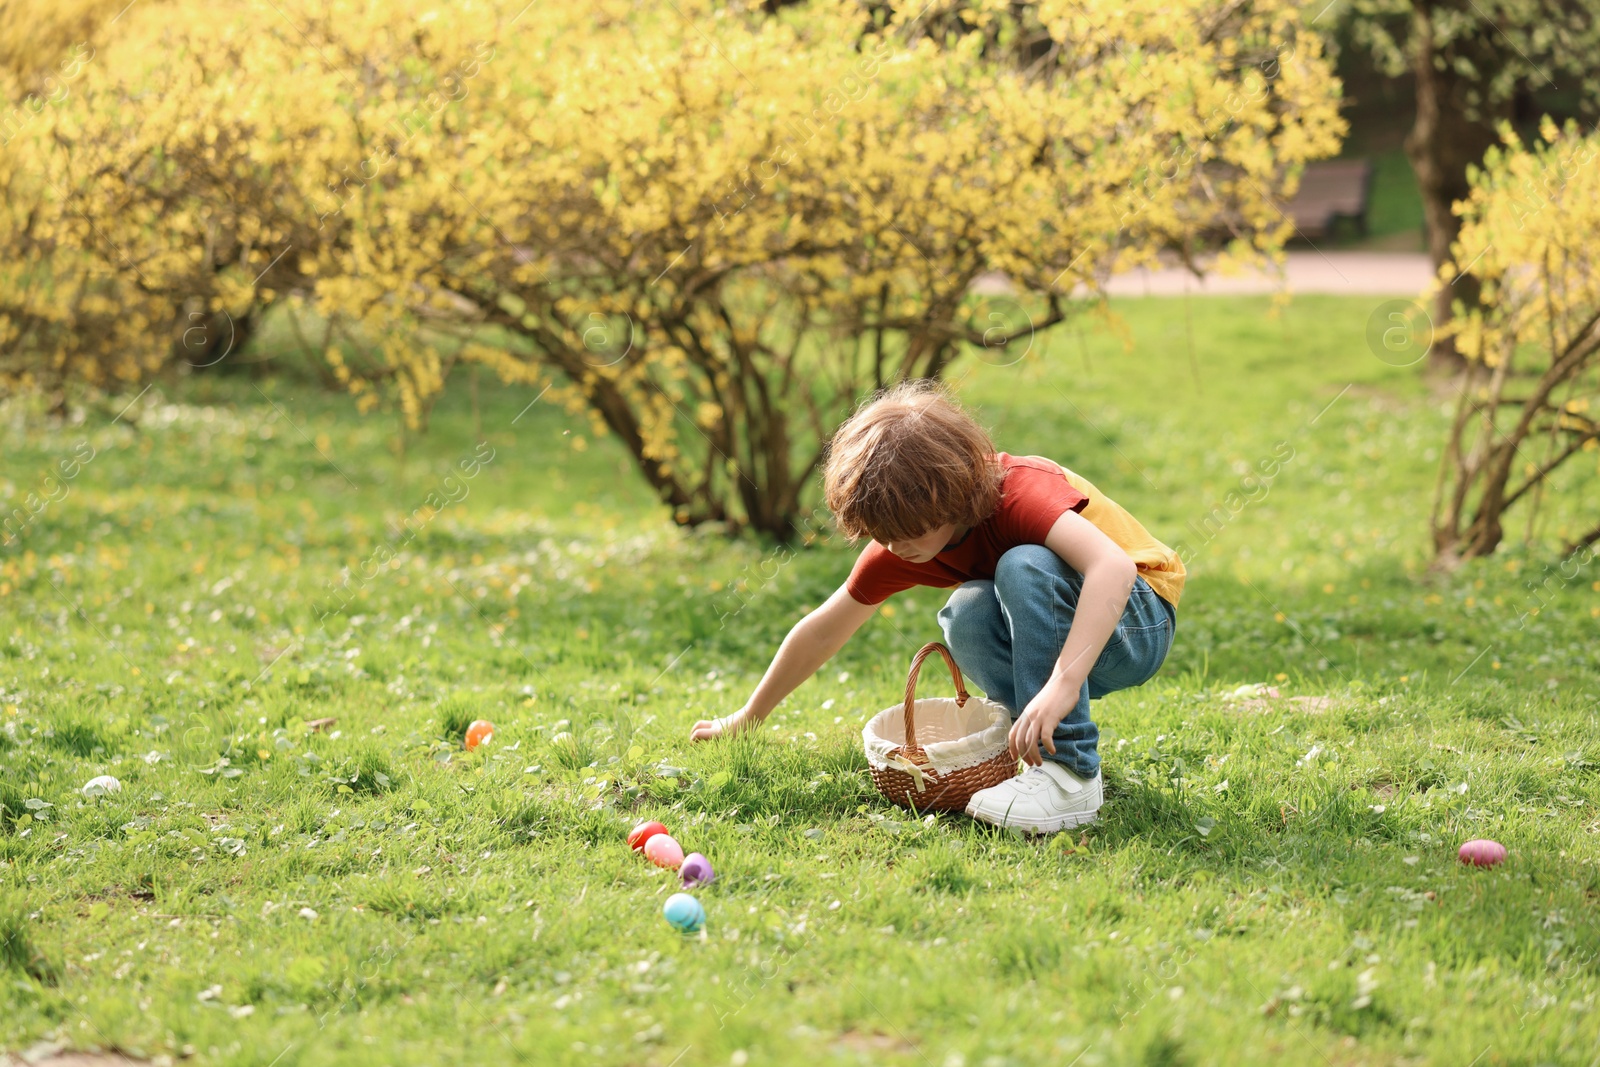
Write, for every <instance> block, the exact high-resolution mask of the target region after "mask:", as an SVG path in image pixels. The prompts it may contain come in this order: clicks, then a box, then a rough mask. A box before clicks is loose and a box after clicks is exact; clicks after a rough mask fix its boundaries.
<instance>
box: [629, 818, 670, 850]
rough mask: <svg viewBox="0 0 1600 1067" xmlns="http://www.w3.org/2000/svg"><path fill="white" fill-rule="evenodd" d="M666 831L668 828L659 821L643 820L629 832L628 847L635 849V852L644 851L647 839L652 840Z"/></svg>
mask: <svg viewBox="0 0 1600 1067" xmlns="http://www.w3.org/2000/svg"><path fill="white" fill-rule="evenodd" d="M666 832H667V828H666V827H665V826H662V825H661V824H660V823H658V822H642V823H640V824H639V825H638V826H635V827H634V828H633V830H632V831H631V832H630V833H629V834H628V847H629V848H631V849H633V850H634V851H635V852H639V851H642V850H643V849H644V843H645V842H646V841H648V840H650V839H651V838H652V837H654V836H656V835H657V834H664V833H666Z"/></svg>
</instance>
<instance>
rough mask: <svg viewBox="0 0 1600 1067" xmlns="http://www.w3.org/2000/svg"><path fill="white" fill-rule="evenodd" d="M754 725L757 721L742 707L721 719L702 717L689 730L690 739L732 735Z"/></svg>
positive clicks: (701, 739)
mask: <svg viewBox="0 0 1600 1067" xmlns="http://www.w3.org/2000/svg"><path fill="white" fill-rule="evenodd" d="M754 725H755V722H754V721H753V720H752V719H751V718H750V714H749V713H748V712H747V711H745V709H744V708H740V709H739V710H738V711H736V712H734V713H733V714H732V715H724V716H723V717H722V718H720V719H701V720H700V721H699V722H697V723H695V724H694V727H693V728H692V729H691V730H690V731H689V740H691V741H710V740H712V739H713V738H717V737H732V736H733V735H734V734H738V733H743V732H744V731H746V730H748V729H750V728H751V727H753V726H754Z"/></svg>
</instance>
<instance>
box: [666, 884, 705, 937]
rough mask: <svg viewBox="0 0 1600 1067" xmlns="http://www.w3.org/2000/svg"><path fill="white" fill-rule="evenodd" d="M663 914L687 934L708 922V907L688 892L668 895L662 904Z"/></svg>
mask: <svg viewBox="0 0 1600 1067" xmlns="http://www.w3.org/2000/svg"><path fill="white" fill-rule="evenodd" d="M661 914H662V915H663V916H664V917H665V918H666V920H667V922H669V923H671V924H672V925H673V926H675V927H677V928H678V929H679V930H682V931H683V932H684V933H686V934H692V933H694V932H695V931H697V930H699V929H700V928H701V927H703V926H705V924H706V909H704V908H702V907H701V906H700V902H699V901H698V900H696V899H694V897H691V896H690V895H689V894H688V893H674V894H672V895H671V896H670V897H668V898H667V902H666V903H665V904H663V905H662V906H661Z"/></svg>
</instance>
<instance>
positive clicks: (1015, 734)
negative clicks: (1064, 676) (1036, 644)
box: [1006, 680, 1077, 767]
mask: <svg viewBox="0 0 1600 1067" xmlns="http://www.w3.org/2000/svg"><path fill="white" fill-rule="evenodd" d="M1075 703H1077V695H1076V693H1073V694H1070V699H1069V694H1067V693H1066V692H1065V691H1064V690H1063V689H1062V688H1061V687H1058V686H1057V685H1056V684H1055V683H1054V681H1053V680H1052V681H1051V682H1046V683H1045V687H1044V688H1043V689H1041V690H1039V695H1038V696H1036V697H1034V698H1033V699H1032V700H1030V701H1029V702H1028V706H1027V707H1026V708H1023V709H1022V714H1021V715H1019V716H1017V721H1016V722H1014V723H1012V724H1011V733H1010V735H1009V736H1008V737H1007V739H1006V744H1007V747H1008V748H1009V749H1010V752H1011V757H1012V758H1013V759H1021V760H1022V762H1024V763H1026V764H1028V765H1029V766H1032V767H1037V766H1039V765H1040V764H1041V763H1043V762H1044V757H1043V756H1041V755H1039V746H1040V745H1043V746H1044V749H1045V751H1046V752H1048V753H1050V754H1051V755H1052V756H1053V755H1055V753H1056V743H1055V737H1054V735H1055V732H1056V727H1057V726H1058V725H1060V723H1061V720H1062V719H1065V718H1066V717H1067V714H1068V713H1069V712H1071V711H1072V706H1073V705H1074V704H1075Z"/></svg>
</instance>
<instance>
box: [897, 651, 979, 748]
mask: <svg viewBox="0 0 1600 1067" xmlns="http://www.w3.org/2000/svg"><path fill="white" fill-rule="evenodd" d="M935 652H937V653H939V655H941V656H943V657H944V662H945V665H946V666H948V667H949V668H950V680H951V681H953V682H955V683H956V706H957V707H965V706H966V703H967V686H966V683H964V682H963V681H962V680H961V668H960V667H957V666H956V661H955V659H954V658H953V657H952V656H951V655H950V650H949V649H948V648H945V647H944V645H942V644H940V643H939V642H938V641H929V642H928V643H927V644H925V645H923V646H922V647H921V648H919V649H917V654H916V656H915V657H913V658H912V660H911V670H910V671H909V672H907V674H906V747H907V748H912V747H914V746H915V745H916V743H917V723H916V712H915V708H916V703H917V676H918V675H920V674H921V673H922V661H923V660H925V659H927V658H928V657H929V656H931V655H933V654H934V653H935Z"/></svg>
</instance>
